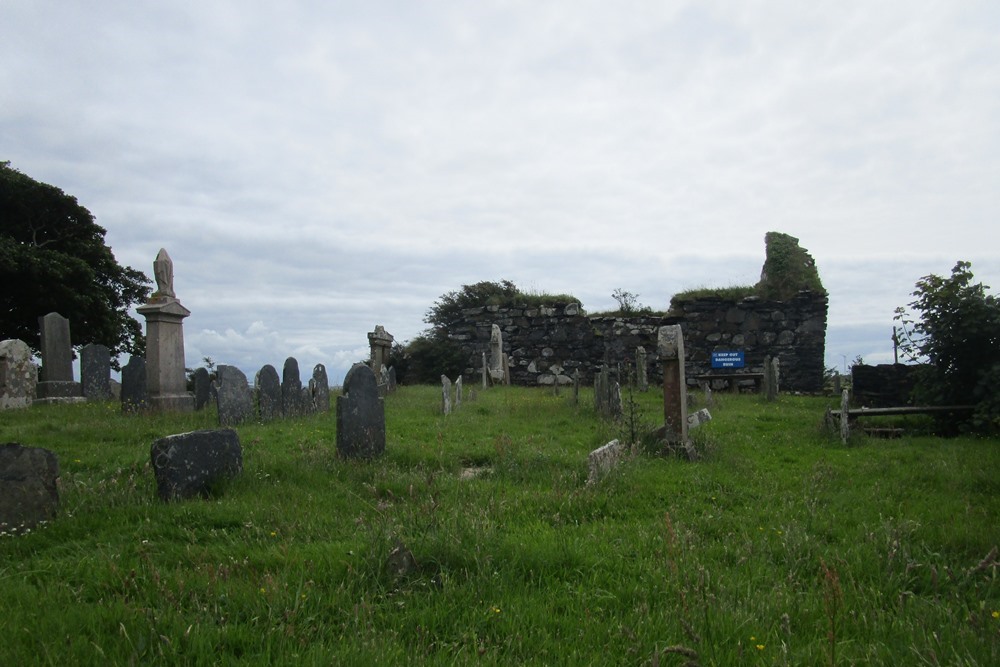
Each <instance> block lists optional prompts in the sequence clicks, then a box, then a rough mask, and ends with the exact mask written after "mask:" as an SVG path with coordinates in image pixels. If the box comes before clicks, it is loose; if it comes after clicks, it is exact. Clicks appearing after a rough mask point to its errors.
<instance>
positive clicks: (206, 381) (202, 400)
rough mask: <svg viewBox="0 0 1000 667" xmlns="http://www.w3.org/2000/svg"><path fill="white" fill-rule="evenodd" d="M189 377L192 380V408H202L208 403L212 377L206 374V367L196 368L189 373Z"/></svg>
mask: <svg viewBox="0 0 1000 667" xmlns="http://www.w3.org/2000/svg"><path fill="white" fill-rule="evenodd" d="M191 379H192V380H193V381H194V409H195V410H203V409H204V408H205V406H206V405H208V398H209V395H210V393H211V392H210V390H211V387H212V378H211V377H210V376H209V375H208V369H207V368H196V369H194V372H193V373H191Z"/></svg>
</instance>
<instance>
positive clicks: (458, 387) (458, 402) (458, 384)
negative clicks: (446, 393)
mask: <svg viewBox="0 0 1000 667" xmlns="http://www.w3.org/2000/svg"><path fill="white" fill-rule="evenodd" d="M461 407H462V376H461V375H459V376H458V377H457V378H455V409H456V410H458V409H459V408H461Z"/></svg>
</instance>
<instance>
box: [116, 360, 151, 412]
mask: <svg viewBox="0 0 1000 667" xmlns="http://www.w3.org/2000/svg"><path fill="white" fill-rule="evenodd" d="M146 396H147V394H146V358H145V357H131V358H130V359H129V360H128V363H127V364H125V365H124V366H122V393H121V402H122V412H140V411H142V410H145V409H146V405H147V403H146Z"/></svg>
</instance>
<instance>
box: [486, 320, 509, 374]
mask: <svg viewBox="0 0 1000 667" xmlns="http://www.w3.org/2000/svg"><path fill="white" fill-rule="evenodd" d="M489 375H490V381H491V382H492V383H493V384H503V383H504V380H505V377H506V376H505V374H504V360H503V334H502V333H501V332H500V325H499V324H494V325H493V327H492V328H491V329H490V363H489Z"/></svg>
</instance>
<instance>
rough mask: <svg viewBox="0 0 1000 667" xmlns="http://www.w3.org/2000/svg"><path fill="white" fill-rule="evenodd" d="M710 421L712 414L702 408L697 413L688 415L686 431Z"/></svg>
mask: <svg viewBox="0 0 1000 667" xmlns="http://www.w3.org/2000/svg"><path fill="white" fill-rule="evenodd" d="M710 421H712V413H710V412H709V411H708V408H702V409H701V410H698V412H694V413H692V414H690V415H688V430H689V431H690V430H691V429H695V428H698V427H699V426H701V425H702V424H704V423H705V422H710Z"/></svg>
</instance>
